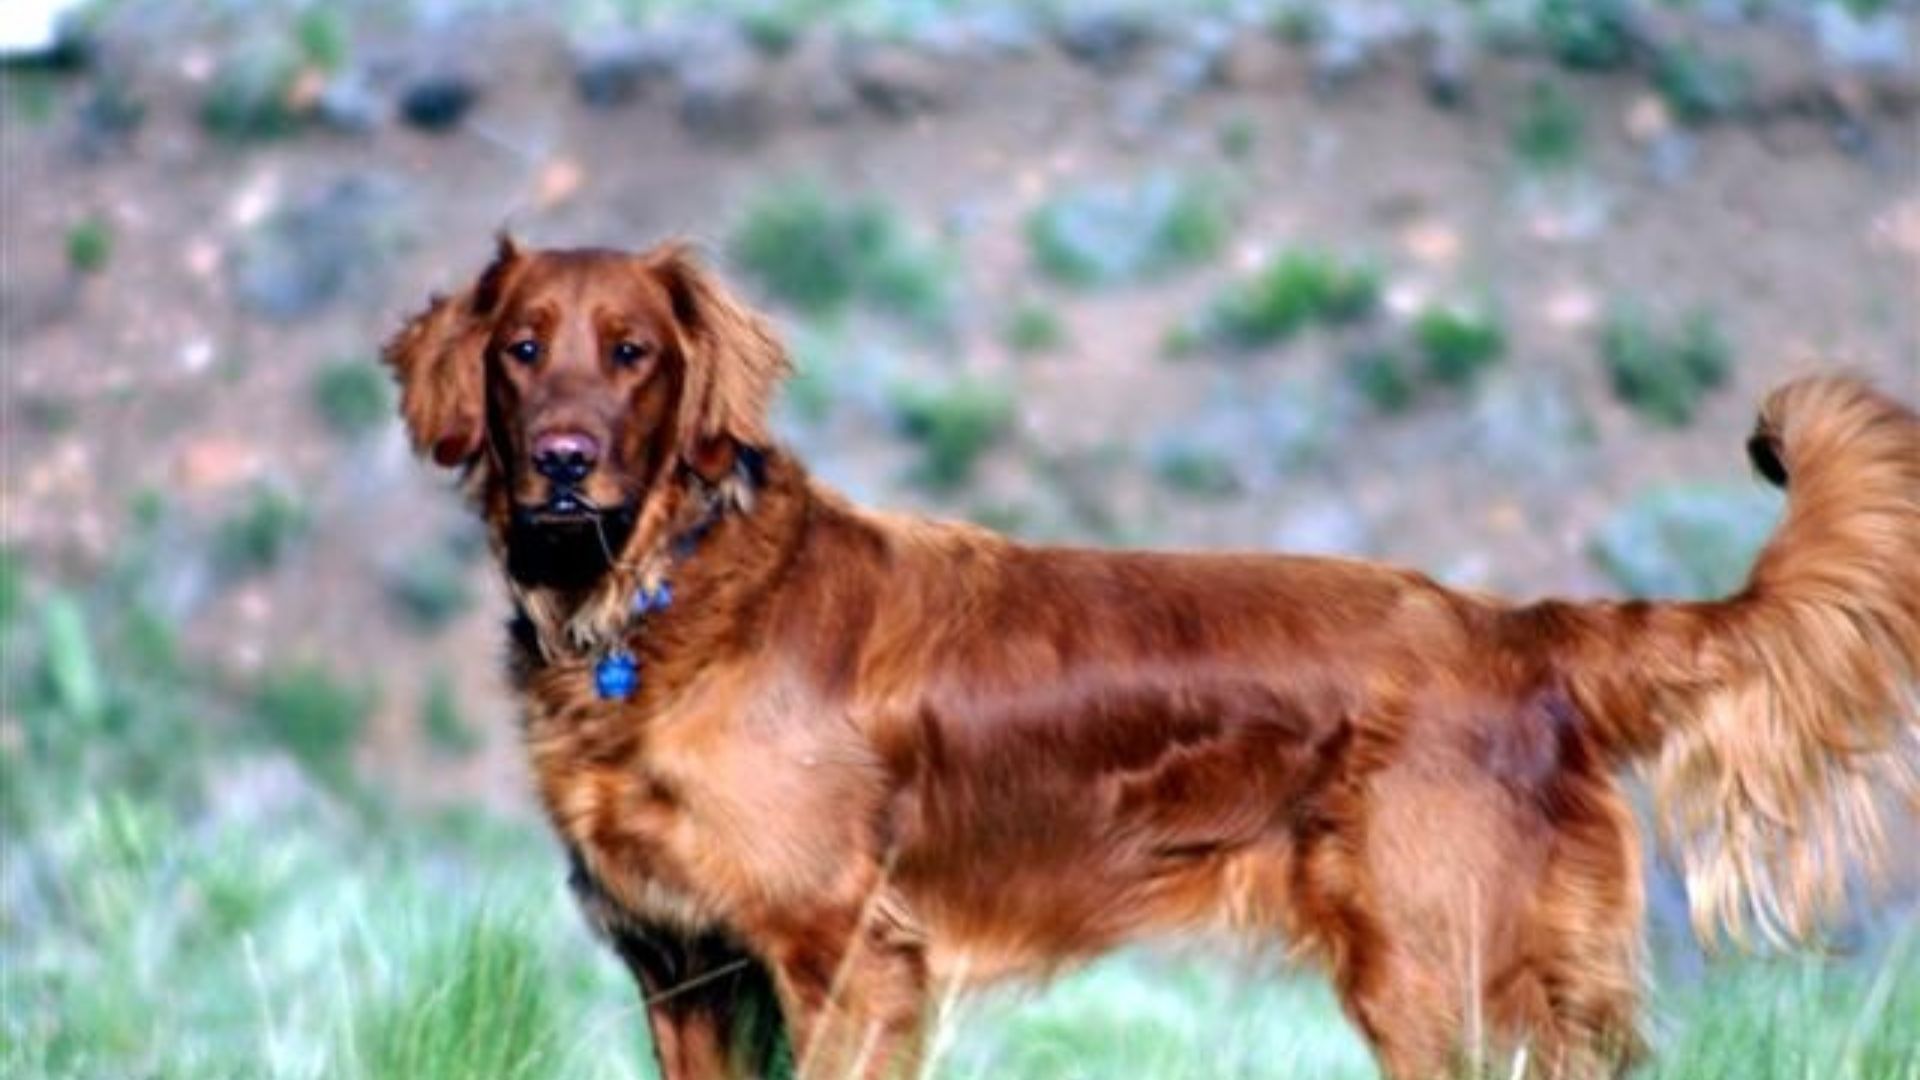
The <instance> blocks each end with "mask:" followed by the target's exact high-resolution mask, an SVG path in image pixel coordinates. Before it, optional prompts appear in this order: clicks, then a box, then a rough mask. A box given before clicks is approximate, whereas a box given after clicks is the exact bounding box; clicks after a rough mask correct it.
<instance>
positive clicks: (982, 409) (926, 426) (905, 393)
mask: <svg viewBox="0 0 1920 1080" xmlns="http://www.w3.org/2000/svg"><path fill="white" fill-rule="evenodd" d="M893 404H894V410H895V416H896V418H897V420H898V422H899V425H900V430H901V432H902V433H903V434H905V435H906V436H907V437H908V438H910V439H912V440H913V441H914V442H916V443H918V444H919V446H920V463H919V465H917V466H916V467H915V469H914V471H913V479H914V481H915V482H917V483H919V484H921V485H923V486H925V487H927V488H929V489H932V490H934V491H954V490H956V489H958V488H960V487H963V486H964V485H965V484H966V483H967V481H968V480H970V479H971V478H972V476H973V469H974V465H975V463H976V462H978V461H979V459H980V457H981V455H983V454H985V453H986V452H987V451H988V450H989V449H991V448H992V447H993V445H994V444H995V443H997V442H999V441H1000V438H1001V437H1002V436H1003V435H1004V434H1005V433H1006V432H1007V430H1008V429H1009V428H1010V427H1012V425H1013V419H1014V411H1013V396H1012V394H1010V393H1008V391H1007V390H1006V388H1005V387H1002V386H999V385H997V384H994V383H988V382H982V381H979V380H974V379H956V380H953V381H951V382H948V383H945V384H941V385H915V386H907V387H902V388H900V389H899V390H898V391H896V393H895V395H894V402H893Z"/></svg>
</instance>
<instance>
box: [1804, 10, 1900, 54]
mask: <svg viewBox="0 0 1920 1080" xmlns="http://www.w3.org/2000/svg"><path fill="white" fill-rule="evenodd" d="M1814 29H1815V31H1816V32H1817V33H1818V35H1819V37H1820V52H1821V54H1822V55H1823V56H1825V57H1826V59H1827V62H1828V63H1830V64H1833V65H1834V66H1836V67H1841V68H1850V69H1854V70H1863V69H1873V68H1884V69H1899V68H1904V67H1906V66H1907V65H1908V64H1909V63H1910V62H1911V61H1912V49H1911V47H1910V46H1909V44H1908V42H1907V27H1906V23H1905V21H1904V20H1903V19H1902V18H1901V14H1900V12H1898V11H1895V10H1886V11H1879V12H1875V13H1874V14H1872V15H1865V16H1862V15H1856V14H1854V12H1853V10H1852V9H1851V8H1850V7H1849V6H1848V5H1846V4H1839V3H1834V4H1821V5H1820V6H1819V8H1818V9H1817V10H1816V11H1815V13H1814Z"/></svg>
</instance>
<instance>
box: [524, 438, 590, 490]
mask: <svg viewBox="0 0 1920 1080" xmlns="http://www.w3.org/2000/svg"><path fill="white" fill-rule="evenodd" d="M599 460H600V444H599V443H596V442H595V441H594V440H593V437H592V436H589V435H582V434H580V433H579V432H577V431H555V432H550V433H548V434H546V435H542V436H540V437H539V438H538V439H535V440H534V441H533V468H534V471H535V472H538V473H539V474H540V475H541V476H544V477H546V478H547V479H549V480H551V481H553V482H554V483H556V484H577V483H579V482H580V481H582V480H585V479H586V478H587V474H588V473H590V472H592V471H593V466H594V463H595V462H597V461H599Z"/></svg>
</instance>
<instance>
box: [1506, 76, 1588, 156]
mask: <svg viewBox="0 0 1920 1080" xmlns="http://www.w3.org/2000/svg"><path fill="white" fill-rule="evenodd" d="M1510 141H1511V143H1512V145H1513V153H1514V156H1515V157H1518V158H1519V159H1520V161H1521V163H1522V164H1524V165H1526V166H1527V167H1528V168H1530V169H1533V170H1535V171H1538V172H1543V173H1552V172H1563V171H1565V170H1567V169H1570V168H1572V167H1574V166H1575V165H1578V164H1579V163H1580V160H1581V158H1583V157H1584V156H1585V155H1586V141H1587V129H1586V117H1585V115H1584V114H1583V113H1582V112H1581V111H1580V106H1579V104H1578V103H1577V102H1575V101H1574V99H1573V95H1572V94H1569V93H1568V92H1567V90H1566V88H1565V87H1563V86H1561V85H1560V84H1559V83H1557V82H1551V81H1548V80H1545V79H1542V80H1540V81H1538V82H1536V83H1534V84H1533V89H1532V90H1531V92H1529V94H1528V95H1527V100H1526V103H1525V105H1524V106H1522V108H1521V110H1520V116H1519V118H1518V119H1516V120H1515V121H1514V123H1513V130H1512V133H1511V135H1510Z"/></svg>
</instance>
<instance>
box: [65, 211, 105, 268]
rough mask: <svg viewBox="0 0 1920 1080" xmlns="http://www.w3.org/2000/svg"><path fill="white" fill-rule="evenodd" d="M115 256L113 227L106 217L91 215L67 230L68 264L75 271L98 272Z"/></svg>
mask: <svg viewBox="0 0 1920 1080" xmlns="http://www.w3.org/2000/svg"><path fill="white" fill-rule="evenodd" d="M112 257H113V229H112V228H111V227H110V226H109V225H108V224H107V222H106V219H105V218H101V217H90V218H87V219H86V220H84V221H81V222H79V223H78V224H76V225H74V226H73V227H72V228H70V229H68V230H67V265H68V266H70V267H72V268H73V270H74V272H75V273H80V274H97V273H99V272H100V271H102V270H105V269H106V268H107V260H109V259H111V258H112Z"/></svg>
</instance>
